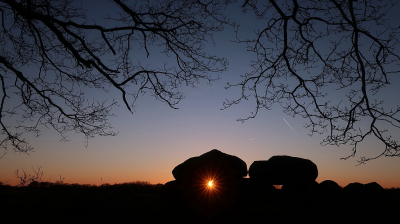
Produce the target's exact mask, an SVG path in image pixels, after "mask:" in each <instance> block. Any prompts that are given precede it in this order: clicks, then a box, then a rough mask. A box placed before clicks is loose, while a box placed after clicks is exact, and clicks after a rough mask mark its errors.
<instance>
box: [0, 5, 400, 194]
mask: <svg viewBox="0 0 400 224" xmlns="http://www.w3.org/2000/svg"><path fill="white" fill-rule="evenodd" d="M96 2H97V1H96ZM106 3H107V1H104V4H100V3H99V4H95V5H93V7H92V8H91V12H96V15H98V16H102V15H104V13H105V12H106V11H107V10H106V9H107V7H108V6H107V4H106ZM84 7H85V5H84ZM231 10H232V11H230V13H231V15H235V19H236V20H237V21H238V22H240V23H241V24H242V26H241V27H240V31H241V32H242V34H245V33H251V32H252V30H253V29H254V28H255V27H256V24H257V21H255V20H253V19H252V14H249V13H248V14H242V13H241V12H240V8H239V9H237V10H236V11H234V9H231ZM234 38H235V34H234V32H233V30H232V29H229V28H228V29H227V30H225V31H224V32H223V33H220V34H218V35H217V36H216V42H217V45H216V47H214V46H209V51H214V52H215V53H216V54H218V56H222V57H227V58H228V60H229V62H230V66H229V68H228V71H226V72H224V73H222V74H221V75H220V77H221V79H220V80H218V81H216V82H214V83H212V84H211V85H209V84H206V83H200V84H199V85H198V86H197V87H196V88H191V87H182V89H181V90H182V92H183V93H184V94H185V95H186V98H185V99H184V100H183V101H181V102H180V103H179V104H178V107H179V109H178V110H174V109H171V108H169V107H168V105H166V104H162V103H161V102H159V101H156V100H155V99H154V98H153V97H151V96H144V97H142V98H139V100H138V102H137V105H136V107H135V113H134V114H131V113H130V112H129V111H128V109H127V108H126V107H125V106H124V105H123V104H122V103H121V102H122V101H121V99H120V94H119V93H117V92H115V95H114V94H113V92H111V94H107V95H105V94H103V95H99V93H97V92H90V91H91V90H88V91H87V92H86V94H87V95H88V96H96V97H98V98H109V99H112V98H115V99H117V100H119V102H120V105H121V106H120V107H115V108H114V110H113V112H114V114H115V115H116V117H114V118H111V120H110V122H111V124H112V126H113V127H114V131H118V132H119V134H118V135H117V136H115V137H96V138H94V139H90V140H89V145H88V147H87V148H86V147H85V143H84V136H83V135H82V134H75V133H69V134H68V137H69V139H70V141H68V142H60V139H61V137H60V136H59V135H58V133H57V132H55V131H53V130H51V129H49V130H43V133H42V135H41V136H40V137H39V138H36V137H33V136H30V137H29V138H28V139H29V140H30V143H31V144H32V145H33V146H34V147H35V149H34V152H31V153H29V155H25V154H19V153H14V152H12V151H11V150H9V151H8V153H7V154H6V155H5V156H4V157H3V158H2V159H1V160H0V181H1V182H3V183H4V182H7V183H8V184H10V185H15V184H17V183H19V182H18V179H17V178H16V176H15V175H14V172H15V170H17V169H20V170H21V169H22V168H24V169H25V171H26V172H27V173H33V170H32V166H33V167H34V168H37V166H41V168H42V170H43V171H44V175H43V178H42V180H43V181H53V182H54V181H57V180H59V178H60V176H61V177H62V178H65V179H64V181H65V182H67V183H79V184H96V185H98V184H100V183H110V184H114V183H122V182H130V181H149V182H151V183H154V184H156V183H165V182H167V181H170V180H173V176H172V173H171V171H172V169H173V168H174V167H175V166H176V165H178V164H180V163H182V162H183V161H185V160H186V159H188V158H189V157H193V156H198V155H201V154H203V153H205V152H207V151H210V150H211V149H218V150H220V151H222V152H224V153H227V154H231V155H235V156H238V157H239V158H241V159H243V160H244V161H245V162H246V163H247V166H248V167H249V166H250V165H251V163H252V162H253V161H255V160H267V159H269V158H270V157H271V156H273V155H291V156H297V157H302V158H307V159H310V160H312V161H313V162H314V163H315V164H316V165H317V166H318V170H319V176H318V178H317V181H318V182H321V181H323V180H326V179H331V180H334V181H336V182H337V183H338V184H339V185H341V186H345V185H347V184H348V183H351V182H361V183H369V182H373V181H375V182H378V183H379V184H381V185H382V186H383V187H386V188H389V187H400V158H379V159H377V160H372V161H370V162H367V164H365V165H360V166H356V165H357V162H356V160H358V159H359V158H360V157H361V156H366V157H368V156H375V155H378V154H380V153H381V151H382V147H383V146H382V145H381V144H380V143H379V142H377V141H376V140H375V139H373V138H371V139H367V140H366V141H365V142H364V143H362V144H361V145H359V151H358V154H357V155H356V156H355V157H354V158H350V159H348V160H340V158H342V157H346V156H348V155H350V154H351V148H352V146H351V145H345V146H341V147H336V146H321V144H320V142H321V141H322V139H323V138H324V137H325V135H322V136H319V135H315V136H313V137H310V136H309V135H308V134H309V132H308V130H307V129H306V128H304V127H303V126H304V125H305V122H306V120H305V119H303V118H301V117H294V118H293V117H291V116H288V115H286V114H285V113H283V111H282V108H281V107H280V106H279V105H275V106H274V107H273V109H272V110H269V111H266V110H262V111H260V113H259V115H258V116H257V117H256V118H255V119H251V120H248V121H246V122H244V123H241V122H237V121H236V119H237V118H244V117H246V116H248V115H249V114H250V112H251V111H252V109H253V107H254V104H252V103H253V102H251V101H249V102H244V103H241V104H239V105H236V106H234V107H231V108H228V109H226V110H221V108H223V105H222V102H224V101H225V99H234V98H235V97H238V96H239V94H240V89H229V90H225V89H224V87H225V86H226V83H227V82H228V81H229V82H231V83H234V82H235V81H239V80H240V78H239V76H240V75H241V74H244V73H245V72H249V71H250V68H249V66H248V65H249V62H250V61H251V60H252V58H254V55H253V54H250V53H248V52H246V49H245V46H244V45H238V44H236V43H233V42H231V41H230V40H233V39H234ZM133 57H138V58H140V57H139V56H137V55H135V56H133ZM392 81H393V83H399V82H400V79H399V78H396V77H393V78H392ZM332 94H335V93H332ZM382 96H383V97H385V99H386V98H387V100H388V102H389V103H390V104H393V105H398V104H400V98H398V97H397V96H398V87H395V86H393V85H392V86H389V87H388V88H387V89H386V90H385V91H384V92H383V93H382ZM285 120H286V121H285ZM286 122H287V123H288V124H290V126H291V127H292V128H293V130H292V129H291V127H289V125H288V124H287V123H286ZM392 135H393V136H394V137H397V139H399V137H400V135H399V131H398V130H392Z"/></svg>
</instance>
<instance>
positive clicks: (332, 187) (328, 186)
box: [318, 180, 342, 193]
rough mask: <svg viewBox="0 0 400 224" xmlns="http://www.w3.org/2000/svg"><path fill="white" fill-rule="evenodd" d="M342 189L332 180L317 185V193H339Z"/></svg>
mask: <svg viewBox="0 0 400 224" xmlns="http://www.w3.org/2000/svg"><path fill="white" fill-rule="evenodd" d="M341 190H342V188H341V187H340V186H339V184H337V183H336V182H335V181H333V180H324V181H322V182H321V183H319V185H318V192H319V193H339V192H340V191H341Z"/></svg>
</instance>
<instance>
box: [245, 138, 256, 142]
mask: <svg viewBox="0 0 400 224" xmlns="http://www.w3.org/2000/svg"><path fill="white" fill-rule="evenodd" d="M255 139H256V138H250V139H247V140H249V141H253V140H255Z"/></svg>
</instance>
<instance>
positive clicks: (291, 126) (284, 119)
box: [282, 117, 300, 137]
mask: <svg viewBox="0 0 400 224" xmlns="http://www.w3.org/2000/svg"><path fill="white" fill-rule="evenodd" d="M282 119H283V120H284V121H285V122H286V124H287V125H289V127H290V128H291V129H292V131H293V132H294V133H296V135H297V136H299V134H297V132H296V131H295V130H294V129H293V128H292V126H290V124H289V123H288V122H287V121H286V120H285V118H283V117H282ZM299 137H300V136H299Z"/></svg>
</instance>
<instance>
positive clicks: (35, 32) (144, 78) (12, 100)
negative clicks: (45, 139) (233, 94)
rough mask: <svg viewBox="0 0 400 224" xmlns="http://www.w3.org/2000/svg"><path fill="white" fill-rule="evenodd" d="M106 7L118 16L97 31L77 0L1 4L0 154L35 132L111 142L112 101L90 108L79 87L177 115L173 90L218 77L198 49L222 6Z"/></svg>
mask: <svg viewBox="0 0 400 224" xmlns="http://www.w3.org/2000/svg"><path fill="white" fill-rule="evenodd" d="M111 2H112V6H114V7H116V8H115V10H118V12H119V13H118V14H113V15H112V16H110V17H109V18H108V20H109V21H112V22H113V23H112V24H113V25H112V26H110V27H106V26H103V25H101V24H99V23H98V22H95V21H96V18H88V17H87V14H86V11H85V10H84V9H82V8H81V7H80V6H79V5H80V2H79V1H73V0H51V1H50V0H0V16H1V17H0V20H1V21H0V23H1V27H0V48H1V54H0V81H1V92H2V94H1V103H0V113H1V115H0V125H1V135H2V136H5V137H4V138H3V139H2V140H1V141H0V146H1V147H2V148H4V149H7V144H8V143H9V144H11V146H12V147H13V149H14V150H15V151H17V152H25V153H26V152H29V151H31V150H32V149H33V148H32V146H31V145H30V144H29V143H28V142H27V141H26V140H25V139H24V137H23V133H25V132H32V133H35V134H37V135H39V133H40V129H41V128H43V127H44V126H45V127H51V128H53V129H54V130H56V131H57V132H58V133H60V135H61V136H62V139H63V140H66V136H65V134H66V133H67V132H70V131H74V132H78V133H83V134H84V135H85V139H86V141H87V140H88V138H91V137H94V136H96V135H102V136H107V135H111V136H112V135H115V134H116V133H115V132H113V131H109V129H110V128H111V125H110V124H109V123H108V118H109V117H110V116H113V114H112V113H111V109H112V107H113V106H115V105H116V104H117V101H115V100H112V101H111V102H109V101H101V100H89V99H87V98H86V96H85V95H84V94H85V90H84V89H85V88H86V89H87V88H89V89H96V90H99V91H103V92H109V91H110V90H111V91H114V90H117V91H119V92H120V96H121V100H122V102H123V103H124V105H125V106H126V107H127V108H128V110H130V111H131V112H132V111H133V108H134V105H135V102H136V100H137V98H138V97H139V96H140V95H142V94H145V93H150V94H151V95H153V96H154V97H155V98H156V99H158V100H160V101H162V102H164V103H166V104H168V105H169V106H170V107H171V108H174V109H176V108H177V107H176V105H177V104H178V103H179V101H180V100H181V99H183V98H184V95H183V93H181V92H180V91H179V87H180V86H181V85H189V86H194V85H196V84H197V83H198V82H199V81H200V80H206V81H207V82H210V81H213V80H215V79H217V78H218V77H213V76H211V75H210V74H211V73H213V72H220V71H223V70H225V68H226V65H227V63H226V60H225V59H224V58H219V57H217V56H214V55H209V54H207V53H205V52H204V50H203V48H204V42H205V41H210V40H212V38H210V37H211V35H212V34H213V32H216V31H220V30H222V29H223V22H225V21H227V20H226V18H225V17H223V16H222V15H221V14H220V12H219V11H220V9H221V8H222V7H223V6H224V5H225V4H226V3H228V2H225V1H200V0H191V1H184V0H169V1H161V0H160V1H121V0H113V1H111ZM207 15H212V16H207ZM154 48H156V49H157V50H156V51H155V50H154ZM160 49H161V50H162V52H161V54H160V53H159V52H160ZM140 52H142V54H143V53H144V54H143V55H145V56H144V58H143V59H144V60H145V59H146V58H149V57H154V56H153V55H157V56H160V55H161V56H162V55H165V56H168V57H171V58H173V59H174V60H175V63H170V64H167V63H164V65H163V66H161V67H157V66H153V65H151V64H149V65H147V64H145V65H142V63H141V62H140V61H141V60H140V59H139V62H135V61H134V59H133V58H134V57H135V55H141V54H140ZM82 89H83V90H82ZM15 124H16V125H15Z"/></svg>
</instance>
